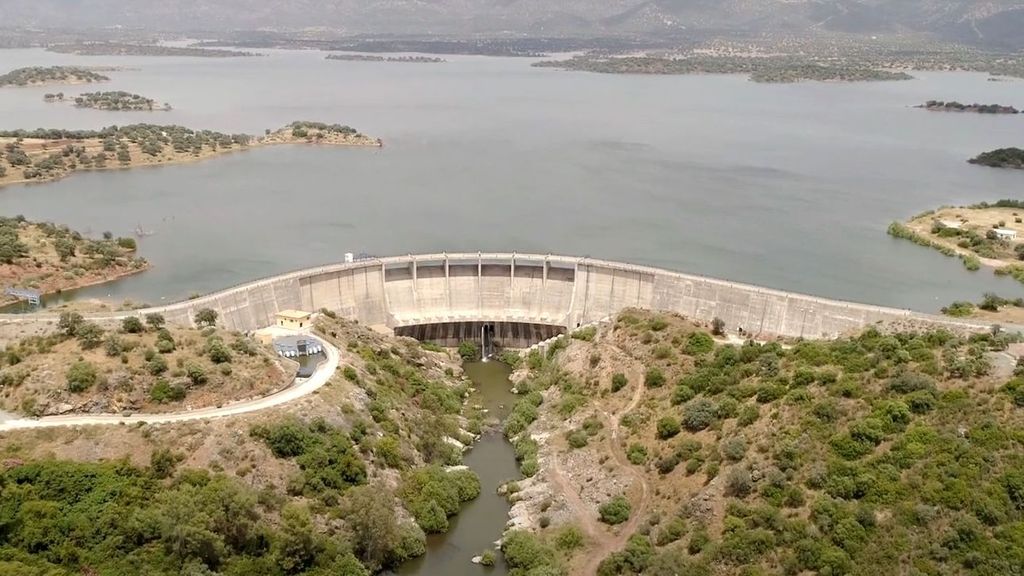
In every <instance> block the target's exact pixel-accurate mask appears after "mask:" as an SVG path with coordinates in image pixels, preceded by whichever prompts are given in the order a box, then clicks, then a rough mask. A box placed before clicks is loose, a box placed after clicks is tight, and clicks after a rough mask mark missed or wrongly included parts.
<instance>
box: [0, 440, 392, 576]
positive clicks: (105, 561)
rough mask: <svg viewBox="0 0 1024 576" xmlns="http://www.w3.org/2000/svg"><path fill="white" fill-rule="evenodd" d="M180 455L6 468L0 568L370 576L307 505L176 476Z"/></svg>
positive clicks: (1, 475) (196, 473)
mask: <svg viewBox="0 0 1024 576" xmlns="http://www.w3.org/2000/svg"><path fill="white" fill-rule="evenodd" d="M178 458H179V455H178V454H176V453H174V452H170V451H167V452H163V453H161V454H160V455H159V456H154V458H153V462H152V464H151V465H150V466H149V467H147V468H138V467H134V466H132V465H130V464H128V463H127V462H123V461H121V462H109V463H97V464H87V463H74V462H66V461H41V462H32V463H24V464H22V463H14V464H13V465H10V466H8V467H6V468H5V469H4V470H3V471H2V472H0V499H2V501H3V502H4V503H5V505H4V510H3V512H2V513H0V526H3V536H2V537H0V571H3V572H4V573H9V574H47V575H55V576H63V575H67V576H70V575H71V574H111V575H126V576H127V575H129V574H148V575H153V576H178V575H180V574H197V575H198V574H224V575H239V576H241V575H248V574H266V575H272V576H287V575H295V576H298V575H307V576H313V575H317V576H320V575H327V574H345V575H352V576H355V575H366V574H369V571H368V570H367V569H366V568H364V567H363V566H362V565H361V564H360V562H359V560H358V559H357V558H356V556H355V555H354V550H353V548H352V546H351V545H350V544H349V543H348V542H347V541H346V540H345V539H344V538H342V537H340V536H338V535H334V534H330V533H327V532H325V531H323V530H321V529H318V528H317V527H316V526H315V524H314V515H313V514H312V513H311V511H310V507H309V506H308V505H307V504H305V503H302V502H299V501H286V500H283V499H280V498H271V497H267V495H265V494H260V493H257V492H256V491H254V490H252V489H250V488H247V487H246V486H245V485H244V484H243V483H242V482H240V481H239V480H237V479H232V478H229V477H226V476H223V475H220V474H211V473H209V472H206V471H202V470H186V471H181V472H180V473H179V474H177V475H174V477H173V478H170V479H167V477H168V476H170V475H172V474H173V472H174V468H175V466H176V460H177V459H178ZM374 509H379V506H378V507H376V508H374ZM362 513H363V514H368V513H370V512H369V511H368V510H366V509H364V510H362Z"/></svg>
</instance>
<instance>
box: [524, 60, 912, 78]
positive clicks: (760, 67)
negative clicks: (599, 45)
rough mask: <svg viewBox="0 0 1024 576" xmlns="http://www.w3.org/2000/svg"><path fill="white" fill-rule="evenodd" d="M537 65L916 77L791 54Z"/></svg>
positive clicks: (772, 75) (624, 71)
mask: <svg viewBox="0 0 1024 576" xmlns="http://www.w3.org/2000/svg"><path fill="white" fill-rule="evenodd" d="M533 66H536V67H539V68H558V69H561V70H572V71H582V72H598V73H602V74H656V75H657V74H660V75H666V74H747V75H749V76H750V80H752V81H754V82H763V83H769V84H788V83H793V82H802V81H806V80H811V81H818V82H868V81H888V80H911V79H913V76H910V75H909V74H907V73H905V72H901V71H892V70H882V69H876V68H871V67H867V66H863V65H859V64H829V63H820V62H817V61H814V60H808V59H801V58H796V57H789V56H765V57H761V58H747V57H738V56H706V55H690V56H684V57H679V58H663V57H651V56H627V57H612V58H607V57H599V56H576V57H574V58H570V59H568V60H543V61H540V62H535V63H534V64H533Z"/></svg>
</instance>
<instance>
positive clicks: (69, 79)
mask: <svg viewBox="0 0 1024 576" xmlns="http://www.w3.org/2000/svg"><path fill="white" fill-rule="evenodd" d="M107 80H110V78H107V77H106V76H104V75H102V74H98V73H96V72H94V71H92V70H89V69H88V68H81V67H78V66H49V67H42V66H33V67H30V68H18V69H17V70H11V71H10V72H8V73H6V74H4V75H2V76H0V86H37V85H41V84H83V83H92V82H105V81H107Z"/></svg>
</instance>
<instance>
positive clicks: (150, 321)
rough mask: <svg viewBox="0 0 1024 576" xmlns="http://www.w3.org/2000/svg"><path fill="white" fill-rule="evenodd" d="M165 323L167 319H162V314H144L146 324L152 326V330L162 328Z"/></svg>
mask: <svg viewBox="0 0 1024 576" xmlns="http://www.w3.org/2000/svg"><path fill="white" fill-rule="evenodd" d="M166 323H167V320H166V319H164V315H163V314H157V313H153V314H146V324H147V325H148V326H149V327H150V328H152V329H154V330H157V329H159V328H163V326H164V324H166Z"/></svg>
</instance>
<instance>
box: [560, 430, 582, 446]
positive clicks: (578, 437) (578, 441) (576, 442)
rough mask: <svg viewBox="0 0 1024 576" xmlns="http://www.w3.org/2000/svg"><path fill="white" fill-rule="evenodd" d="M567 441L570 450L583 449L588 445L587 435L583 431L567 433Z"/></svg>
mask: <svg viewBox="0 0 1024 576" xmlns="http://www.w3.org/2000/svg"><path fill="white" fill-rule="evenodd" d="M565 439H566V440H567V441H568V442H569V447H570V448H583V447H584V446H586V445H587V433H586V432H584V431H583V430H572V431H570V432H567V433H566V435H565Z"/></svg>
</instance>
